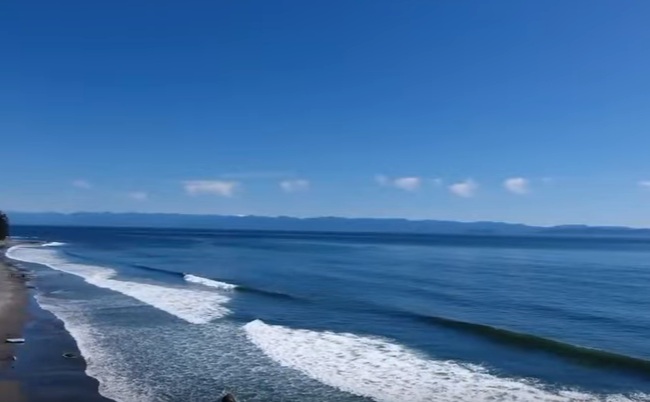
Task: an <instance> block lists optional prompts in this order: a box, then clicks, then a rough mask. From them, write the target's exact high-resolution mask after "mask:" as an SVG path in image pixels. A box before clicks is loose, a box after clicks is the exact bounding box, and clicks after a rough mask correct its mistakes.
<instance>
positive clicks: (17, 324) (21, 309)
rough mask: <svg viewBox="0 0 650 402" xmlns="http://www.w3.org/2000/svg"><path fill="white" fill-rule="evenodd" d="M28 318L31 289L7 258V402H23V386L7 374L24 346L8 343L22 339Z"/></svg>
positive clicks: (0, 285) (0, 390)
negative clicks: (9, 340)
mask: <svg viewBox="0 0 650 402" xmlns="http://www.w3.org/2000/svg"><path fill="white" fill-rule="evenodd" d="M26 315H27V288H26V287H25V279H24V278H23V276H22V274H21V273H19V272H18V271H16V270H15V269H13V268H12V267H11V266H10V265H9V264H8V263H7V262H5V261H4V257H2V259H0V336H2V339H1V340H0V342H1V343H0V370H1V371H0V372H1V373H2V376H1V377H0V395H2V400H3V401H4V402H9V401H23V400H25V398H24V395H23V394H22V392H21V389H20V388H21V387H20V383H19V382H18V381H16V380H13V379H9V378H8V376H7V375H6V373H7V371H8V370H11V368H12V366H13V365H14V363H15V361H14V359H15V355H16V353H17V348H20V347H22V345H16V344H10V343H6V342H5V339H7V338H19V337H22V330H23V326H24V323H25V320H26Z"/></svg>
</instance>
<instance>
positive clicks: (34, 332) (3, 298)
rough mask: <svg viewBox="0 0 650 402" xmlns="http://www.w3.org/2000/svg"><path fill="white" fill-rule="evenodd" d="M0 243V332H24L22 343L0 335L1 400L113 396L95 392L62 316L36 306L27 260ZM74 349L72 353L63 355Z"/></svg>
mask: <svg viewBox="0 0 650 402" xmlns="http://www.w3.org/2000/svg"><path fill="white" fill-rule="evenodd" d="M27 243H33V242H30V241H26V242H13V243H10V244H7V245H6V248H3V247H0V253H1V254H0V336H4V337H5V338H9V337H18V338H25V343H24V344H9V343H5V342H4V338H3V339H0V342H1V343H0V358H1V359H0V395H1V396H2V402H71V401H84V402H113V401H112V400H111V399H108V398H105V397H103V396H101V395H100V394H99V382H98V381H97V380H96V379H95V378H92V377H90V376H88V375H87V374H86V361H85V358H84V357H83V356H82V355H81V353H80V351H79V349H78V347H77V344H76V341H75V340H74V339H73V338H72V336H71V335H70V333H68V331H67V330H66V329H65V326H64V324H63V322H61V321H60V320H59V319H58V318H56V317H55V316H54V315H53V314H52V313H50V312H49V311H47V310H44V309H43V308H41V307H40V305H39V304H38V302H37V301H36V298H35V295H36V293H34V291H30V288H33V285H32V283H29V282H31V281H32V280H33V281H36V282H38V270H36V271H35V273H34V275H35V276H33V277H32V269H31V268H32V267H31V266H30V264H25V263H22V262H15V261H13V260H11V259H10V258H9V257H7V256H6V255H5V252H6V250H7V249H8V248H9V247H11V246H15V245H19V244H27ZM64 353H72V355H73V356H75V358H65V357H63V354H64Z"/></svg>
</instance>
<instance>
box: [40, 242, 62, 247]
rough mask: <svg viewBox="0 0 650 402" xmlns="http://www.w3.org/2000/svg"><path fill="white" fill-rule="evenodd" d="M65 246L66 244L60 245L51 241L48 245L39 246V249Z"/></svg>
mask: <svg viewBox="0 0 650 402" xmlns="http://www.w3.org/2000/svg"><path fill="white" fill-rule="evenodd" d="M65 245H66V243H61V242H59V241H52V242H49V243H44V244H41V247H60V246H65Z"/></svg>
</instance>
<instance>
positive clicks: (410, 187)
mask: <svg viewBox="0 0 650 402" xmlns="http://www.w3.org/2000/svg"><path fill="white" fill-rule="evenodd" d="M375 181H376V182H377V183H378V184H379V185H380V186H386V187H395V188H399V189H400V190H404V191H415V190H417V189H419V188H420V186H421V185H422V179H421V178H419V177H397V178H394V179H393V178H390V177H387V176H384V175H381V174H380V175H377V176H375Z"/></svg>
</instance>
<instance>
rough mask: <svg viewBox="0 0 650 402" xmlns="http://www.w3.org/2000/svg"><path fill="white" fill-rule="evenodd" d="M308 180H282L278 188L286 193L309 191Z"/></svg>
mask: <svg viewBox="0 0 650 402" xmlns="http://www.w3.org/2000/svg"><path fill="white" fill-rule="evenodd" d="M309 186H310V183H309V180H305V179H296V180H283V181H281V182H280V188H281V189H282V190H283V191H284V192H287V193H295V192H298V191H307V190H309Z"/></svg>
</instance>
